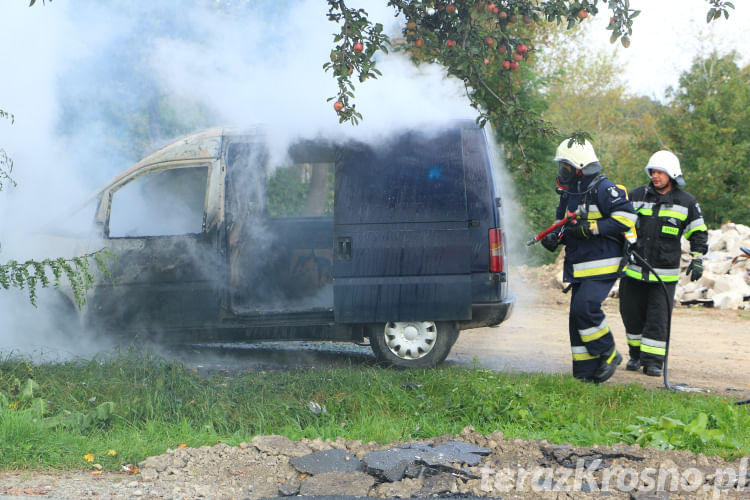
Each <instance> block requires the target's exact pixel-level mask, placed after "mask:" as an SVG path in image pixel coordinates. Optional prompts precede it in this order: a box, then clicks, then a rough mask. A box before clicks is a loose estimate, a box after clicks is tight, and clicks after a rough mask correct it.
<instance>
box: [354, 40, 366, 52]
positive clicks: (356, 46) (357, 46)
mask: <svg viewBox="0 0 750 500" xmlns="http://www.w3.org/2000/svg"><path fill="white" fill-rule="evenodd" d="M363 50H365V47H364V45H362V44H361V43H360V42H357V43H355V44H354V52H356V53H357V54H361V53H362V51H363Z"/></svg>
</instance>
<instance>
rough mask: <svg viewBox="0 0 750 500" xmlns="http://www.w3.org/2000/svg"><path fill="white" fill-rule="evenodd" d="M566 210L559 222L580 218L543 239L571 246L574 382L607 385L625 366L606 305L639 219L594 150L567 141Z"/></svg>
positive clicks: (560, 155)
mask: <svg viewBox="0 0 750 500" xmlns="http://www.w3.org/2000/svg"><path fill="white" fill-rule="evenodd" d="M555 161H556V162H557V165H558V175H557V188H558V193H559V194H560V204H559V205H558V207H557V220H562V219H563V218H564V217H565V214H566V213H567V212H576V213H578V214H579V217H578V218H577V219H576V221H575V223H574V224H568V225H566V226H563V228H562V230H560V231H558V232H553V233H550V234H548V235H547V236H545V238H544V239H542V245H544V247H545V248H546V249H547V250H550V251H554V250H555V249H556V248H557V246H558V245H559V244H561V243H562V244H564V245H565V263H564V268H563V279H564V281H566V282H568V283H570V284H571V289H572V293H571V298H570V315H569V318H568V331H569V335H570V346H571V351H572V355H573V376H574V377H576V378H578V379H580V380H584V381H592V382H597V383H599V382H604V381H605V380H607V379H609V378H610V377H611V376H612V375H613V374H614V372H615V370H616V369H617V365H619V364H620V362H621V361H622V356H621V355H620V353H618V352H617V350H616V349H615V340H614V337H613V336H612V332H611V331H610V328H609V325H608V324H607V319H606V317H605V314H604V311H602V302H604V299H606V298H607V295H608V294H609V291H610V290H611V289H612V286H613V285H614V284H615V281H617V278H618V276H619V274H620V272H621V270H622V264H623V249H624V233H625V232H626V231H628V230H629V229H631V228H632V227H633V226H634V225H635V220H636V215H635V212H634V210H633V206H632V204H631V203H630V201H629V200H628V198H627V196H626V195H625V192H624V191H623V190H621V189H620V188H618V187H617V186H615V184H614V183H613V182H612V181H610V180H609V179H607V177H606V176H605V175H604V174H603V173H602V166H601V164H600V163H599V159H598V158H597V156H596V153H595V151H594V148H593V146H592V145H591V144H590V143H589V142H588V141H586V142H585V143H584V144H580V143H578V142H573V141H571V140H570V139H566V140H564V141H562V143H560V146H559V147H558V148H557V152H556V154H555Z"/></svg>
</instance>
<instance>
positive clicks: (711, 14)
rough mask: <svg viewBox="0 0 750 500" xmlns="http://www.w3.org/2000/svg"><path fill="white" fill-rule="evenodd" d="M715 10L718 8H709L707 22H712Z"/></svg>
mask: <svg viewBox="0 0 750 500" xmlns="http://www.w3.org/2000/svg"><path fill="white" fill-rule="evenodd" d="M714 12H716V9H708V14H706V23H710V22H711V21H713V19H714Z"/></svg>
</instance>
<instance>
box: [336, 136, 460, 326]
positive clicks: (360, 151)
mask: <svg viewBox="0 0 750 500" xmlns="http://www.w3.org/2000/svg"><path fill="white" fill-rule="evenodd" d="M335 186H336V188H335V198H334V315H335V319H336V321H337V322H339V323H368V322H381V321H441V320H462V319H470V318H471V302H472V300H471V267H470V255H471V246H470V240H469V224H468V217H467V208H466V186H465V181H464V167H463V154H462V144H461V130H460V129H447V130H442V131H440V132H438V133H434V134H429V135H428V134H424V133H415V132H409V133H403V134H399V135H394V136H393V138H392V139H390V140H388V141H385V142H383V143H380V144H376V145H359V144H358V145H352V144H350V145H347V146H346V147H344V148H342V150H341V154H340V156H339V158H337V163H336V173H335Z"/></svg>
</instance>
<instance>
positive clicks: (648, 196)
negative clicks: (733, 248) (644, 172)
mask: <svg viewBox="0 0 750 500" xmlns="http://www.w3.org/2000/svg"><path fill="white" fill-rule="evenodd" d="M630 199H631V201H632V203H633V207H634V208H635V210H636V213H637V214H638V222H637V223H636V233H637V234H638V241H637V244H636V251H637V252H638V253H639V254H640V255H641V257H643V258H644V259H646V262H648V264H649V265H650V266H651V267H653V268H654V271H655V272H656V273H657V274H658V275H659V276H660V277H661V279H662V280H663V281H665V282H675V281H679V279H680V257H681V255H682V248H681V246H680V236H684V237H685V238H687V239H688V241H689V242H690V251H691V252H697V253H701V254H704V253H706V251H708V228H707V227H706V223H705V222H704V221H703V215H702V214H701V209H700V206H698V203H697V202H696V201H695V197H694V196H693V195H691V194H690V193H688V192H687V191H683V190H682V189H680V188H679V187H678V186H677V185H675V184H674V183H672V189H671V190H670V191H669V192H667V193H666V194H659V193H657V192H656V190H655V189H654V187H653V185H652V184H650V183H649V184H648V185H645V186H640V187H637V188H635V189H633V191H631V193H630ZM625 275H626V276H628V277H630V278H633V279H637V280H642V281H649V282H655V281H657V277H656V276H655V275H654V274H653V273H652V272H650V271H649V270H648V268H647V267H645V266H640V265H633V264H628V267H627V269H626V270H625Z"/></svg>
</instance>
